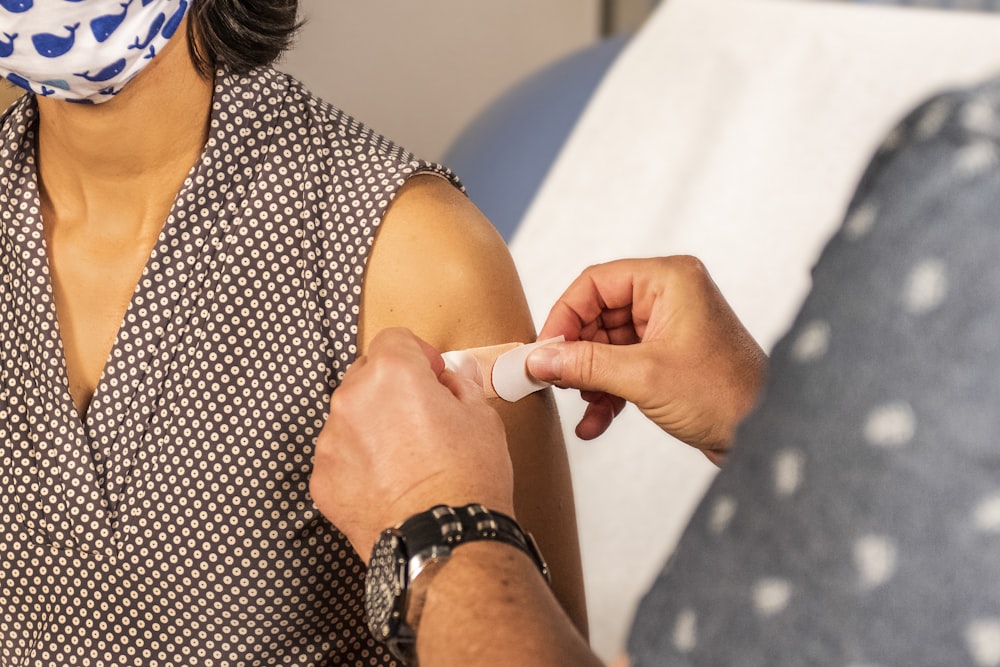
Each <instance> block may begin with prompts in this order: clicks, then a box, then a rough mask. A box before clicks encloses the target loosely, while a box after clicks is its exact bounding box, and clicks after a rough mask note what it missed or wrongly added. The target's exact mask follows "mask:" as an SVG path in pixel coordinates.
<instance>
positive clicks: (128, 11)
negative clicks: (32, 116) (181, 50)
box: [0, 0, 188, 104]
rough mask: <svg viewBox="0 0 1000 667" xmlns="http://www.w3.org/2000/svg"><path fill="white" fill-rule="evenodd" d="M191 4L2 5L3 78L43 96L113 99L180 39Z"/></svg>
mask: <svg viewBox="0 0 1000 667" xmlns="http://www.w3.org/2000/svg"><path fill="white" fill-rule="evenodd" d="M187 8H188V1H187V0H0V75H2V76H4V77H6V78H7V80H8V81H10V82H12V83H14V84H15V85H18V86H20V87H22V88H25V89H27V90H30V91H31V92H33V93H35V94H36V95H42V96H46V97H54V98H58V99H64V100H68V101H70V102H83V103H87V104H94V103H99V102H104V101H106V100H109V99H111V98H112V97H113V96H114V95H117V94H118V92H119V91H121V89H122V87H123V86H124V85H125V84H126V83H128V81H129V80H130V79H132V77H134V76H135V75H136V74H138V73H139V72H140V71H142V69H143V68H144V67H145V66H146V65H148V64H149V63H150V62H151V61H152V59H153V57H154V56H155V55H156V54H157V53H159V52H160V51H161V50H162V49H163V47H164V46H165V45H166V43H167V41H168V40H169V39H170V38H171V37H173V35H174V33H175V32H177V28H178V27H179V26H180V24H181V21H182V20H183V18H184V14H185V12H186V11H187Z"/></svg>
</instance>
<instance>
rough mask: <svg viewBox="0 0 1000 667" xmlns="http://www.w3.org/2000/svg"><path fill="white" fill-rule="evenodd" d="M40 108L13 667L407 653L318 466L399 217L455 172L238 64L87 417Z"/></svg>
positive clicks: (5, 183)
mask: <svg viewBox="0 0 1000 667" xmlns="http://www.w3.org/2000/svg"><path fill="white" fill-rule="evenodd" d="M37 121H38V112H37V108H36V104H35V100H34V98H33V96H30V95H29V96H26V97H25V98H24V99H22V100H20V101H19V102H18V103H17V104H16V105H15V106H14V107H13V108H12V109H11V110H10V111H9V112H8V113H7V115H6V116H5V117H4V118H3V121H2V125H0V132H2V134H0V165H2V167H0V210H2V211H3V216H2V230H0V289H2V292H0V331H2V332H3V333H2V335H3V336H4V342H3V344H2V345H0V665H3V666H4V667H14V666H15V665H16V666H21V665H34V666H37V667H52V666H54V665H60V666H61V665H192V666H194V665H198V666H205V665H248V666H250V665H277V664H282V665H284V664H294V665H309V666H318V665H390V664H393V661H392V660H391V659H390V657H389V656H388V654H387V652H386V651H384V650H383V649H382V647H381V646H380V645H378V644H377V643H376V642H375V641H374V640H373V639H372V638H371V637H370V636H369V634H368V631H367V628H366V626H365V622H364V618H363V605H362V601H363V591H364V567H363V564H362V562H361V560H360V559H359V558H358V557H357V555H356V554H355V553H354V552H353V550H352V548H351V547H350V546H349V544H348V542H347V540H346V539H345V538H344V536H343V535H342V534H341V533H340V532H339V531H337V529H336V528H335V527H333V526H332V525H330V524H329V523H328V522H327V521H326V520H325V519H324V518H323V517H322V516H321V515H320V514H319V513H318V511H317V510H316V509H315V507H314V506H313V504H312V501H311V499H310V497H309V495H308V480H309V475H310V472H311V462H312V455H313V440H314V438H315V436H316V435H317V433H318V432H319V431H320V429H321V428H322V426H323V424H324V422H325V419H326V416H327V408H328V404H329V400H330V395H331V392H332V391H333V389H334V387H336V385H337V383H338V382H339V380H340V378H341V377H342V375H343V373H344V372H345V370H346V368H347V366H348V365H349V364H350V363H351V362H352V361H353V359H354V358H355V355H356V354H357V345H358V338H357V337H358V321H359V312H360V299H361V291H362V284H363V280H364V271H365V264H366V259H367V256H368V253H369V250H370V248H371V246H372V242H373V238H374V235H375V232H376V230H377V228H378V225H379V223H380V221H381V219H382V216H383V214H384V213H385V211H386V208H387V207H388V205H389V203H390V202H391V200H392V198H393V196H394V195H395V193H396V192H397V191H398V189H399V188H400V187H401V186H402V184H403V183H404V182H405V181H406V179H407V178H408V177H410V176H411V175H412V174H415V173H417V172H421V171H433V172H437V173H440V174H442V175H443V176H445V177H446V178H450V179H452V180H454V178H453V176H451V174H450V173H449V172H447V171H445V170H444V169H443V168H441V167H438V166H436V165H432V164H429V163H426V162H422V161H419V160H417V159H415V158H414V157H413V156H411V155H410V154H408V153H407V152H405V151H403V150H402V149H401V148H399V147H398V146H396V145H394V144H392V143H391V142H389V141H387V140H386V139H384V138H382V137H380V136H379V135H377V134H375V133H374V132H372V131H371V130H369V129H367V128H366V127H364V126H363V125H361V124H359V123H358V122H356V121H354V120H353V119H351V118H349V117H348V116H346V115H344V114H343V113H342V112H340V111H338V110H336V109H333V108H331V107H329V106H326V105H325V104H323V103H321V102H320V101H318V100H317V99H315V98H313V97H311V96H310V95H309V94H308V93H307V92H306V91H305V90H304V89H303V88H302V87H301V85H300V84H298V83H297V82H296V81H294V80H293V79H291V78H289V77H287V76H285V75H282V74H279V73H277V72H275V71H273V70H270V69H262V70H258V71H256V72H253V73H251V74H250V75H247V76H237V75H234V74H231V73H228V72H226V71H224V70H223V71H221V72H220V73H219V74H218V76H217V80H216V86H215V93H214V100H213V109H212V115H211V127H210V133H209V138H208V142H207V144H206V145H205V148H204V151H203V154H202V156H201V158H200V160H199V162H198V163H197V164H196V165H194V167H193V168H192V169H191V171H190V173H189V175H188V177H187V180H186V181H185V182H184V184H183V187H182V188H181V190H180V192H179V193H178V195H177V199H176V201H175V203H174V205H173V209H172V211H171V212H170V215H169V218H168V219H167V220H166V222H165V224H164V227H163V230H162V232H161V234H160V237H159V240H158V242H157V244H156V246H155V248H154V250H153V252H152V254H151V256H150V257H149V260H148V263H147V265H146V267H145V270H144V271H143V273H142V276H141V278H140V280H139V283H138V285H137V287H136V289H135V292H134V295H133V297H132V301H131V303H130V305H129V306H128V310H127V312H126V315H125V318H124V321H123V323H122V325H121V329H120V331H119V333H118V337H117V340H116V341H115V343H114V346H113V348H112V351H111V354H110V357H109V359H108V361H107V365H106V367H105V369H104V374H103V376H102V378H101V381H100V384H99V386H98V388H97V392H96V394H95V395H94V398H93V400H92V402H91V405H90V407H89V410H88V411H87V414H86V419H85V420H81V419H80V418H79V416H78V414H77V412H76V410H75V408H74V405H73V402H72V399H71V396H70V393H69V390H68V386H67V381H66V373H65V362H64V357H63V354H62V347H61V342H60V335H59V331H58V326H57V319H56V314H55V311H54V308H53V297H52V286H51V281H50V275H49V272H48V263H47V257H46V249H45V242H44V237H43V233H42V220H41V217H40V213H39V199H38V183H37V163H36V158H35V148H34V147H35V138H36V127H37ZM456 185H457V183H456Z"/></svg>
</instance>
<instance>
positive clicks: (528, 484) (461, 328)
mask: <svg viewBox="0 0 1000 667" xmlns="http://www.w3.org/2000/svg"><path fill="white" fill-rule="evenodd" d="M368 261H369V264H368V272H367V274H366V279H365V286H364V292H363V295H362V298H363V308H362V320H361V325H362V335H361V341H362V342H361V345H362V352H364V351H365V350H367V349H368V347H369V346H370V345H371V342H372V340H373V338H374V336H375V335H376V334H377V333H378V332H379V331H381V330H383V329H386V328H391V327H400V326H404V327H407V328H409V329H411V330H413V331H415V332H417V334H418V335H419V336H420V337H421V338H423V339H424V340H426V341H428V342H429V343H430V344H431V345H432V346H433V347H435V348H436V349H440V350H454V349H464V348H469V347H479V346H483V345H494V344H498V343H506V342H511V341H519V342H530V341H532V340H534V339H535V331H534V325H533V324H532V321H531V315H530V313H529V310H528V306H527V302H526V301H525V298H524V294H523V291H522V289H521V284H520V281H519V279H518V277H517V272H516V270H515V268H514V264H513V261H512V260H511V258H510V254H509V253H508V252H507V250H506V247H505V245H504V243H503V240H502V239H501V238H500V236H499V235H498V234H497V233H496V231H495V230H494V228H493V226H492V225H491V224H490V223H489V221H488V220H487V219H486V218H485V216H483V214H482V213H481V212H480V211H479V210H478V209H477V208H476V207H475V205H473V204H472V202H471V201H470V200H469V199H468V198H467V197H466V196H465V195H463V194H462V193H461V192H459V191H458V190H456V189H455V188H454V187H453V186H452V185H451V184H450V183H448V182H446V181H445V180H444V179H442V178H439V177H437V176H430V175H425V176H420V175H418V176H416V177H414V178H412V179H411V180H410V181H409V182H408V183H407V184H406V185H405V186H404V187H403V189H402V191H401V192H400V193H399V194H398V196H397V198H396V200H395V201H394V202H393V204H392V206H391V208H390V209H389V212H388V213H387V214H386V216H385V220H384V221H383V223H382V227H381V229H380V230H379V232H378V236H377V238H376V241H375V247H374V249H373V252H372V255H371V257H370V258H369V260H368ZM414 276H420V277H421V279H420V280H419V281H418V280H414V279H413V277H414ZM337 393H339V390H338V392H337ZM490 405H491V408H492V409H493V410H494V411H495V412H496V413H498V414H499V415H500V418H501V419H502V421H503V424H504V427H505V433H506V439H507V442H508V444H509V447H510V457H511V459H512V460H513V469H514V507H513V509H514V510H516V514H517V516H518V517H519V518H520V520H521V522H522V523H523V525H524V526H525V528H526V529H527V530H529V531H530V532H531V533H532V534H534V536H535V538H536V540H537V541H538V544H539V547H540V548H541V550H542V553H543V554H544V555H545V558H546V560H547V561H548V563H549V566H550V568H551V569H552V581H553V590H554V591H555V593H556V596H557V598H558V599H559V601H560V602H561V603H562V604H563V606H564V607H565V608H566V610H567V612H568V613H569V615H570V617H571V618H573V620H574V622H575V623H576V625H577V627H578V628H580V629H581V631H583V632H586V628H587V621H586V601H585V599H584V594H583V574H582V568H581V565H580V555H579V546H578V538H577V530H576V512H575V508H574V504H573V490H572V480H571V478H570V471H569V464H568V462H567V457H566V448H565V444H564V443H563V439H562V431H561V428H560V426H559V422H558V416H557V413H556V409H555V402H554V400H553V397H552V395H551V393H550V392H542V393H538V394H533V395H531V396H529V397H527V398H525V399H523V400H521V401H518V402H517V403H506V402H504V401H502V400H501V399H498V398H497V399H492V400H491V401H490ZM380 420H381V421H386V419H385V417H384V415H383V416H382V417H380ZM330 428H335V427H334V426H332V425H331V426H330ZM320 437H321V438H323V437H325V436H323V435H321V436H320ZM469 442H470V443H471V442H476V440H474V439H472V440H469ZM314 487H315V482H314ZM421 509H426V508H421ZM418 511H419V510H418ZM405 516H408V515H404V516H403V518H405ZM385 525H386V526H388V525H389V524H385ZM368 548H369V549H370V546H369V547H368ZM365 555H366V556H367V554H365Z"/></svg>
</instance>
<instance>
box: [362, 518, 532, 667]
mask: <svg viewBox="0 0 1000 667" xmlns="http://www.w3.org/2000/svg"><path fill="white" fill-rule="evenodd" d="M476 540H496V541H498V542H505V543H507V544H510V545H511V546H514V547H517V548H518V549H521V550H522V551H524V552H525V553H527V554H528V555H529V556H530V557H531V558H532V560H533V561H534V562H535V565H537V566H538V569H539V571H541V573H542V576H543V577H545V580H546V581H547V582H549V581H550V577H549V568H548V566H547V565H546V564H545V560H544V559H543V558H542V554H541V553H540V552H539V550H538V545H537V544H535V540H534V538H532V536H531V534H530V533H526V532H525V531H523V530H522V529H521V527H520V526H519V525H518V524H517V522H516V521H514V519H512V518H511V517H509V516H507V515H506V514H502V513H500V512H496V511H493V510H489V509H486V507H484V506H482V505H478V504H472V505H466V506H465V507H448V506H447V505H437V506H435V507H432V508H430V509H429V510H427V511H426V512H421V513H420V514H415V515H413V516H412V517H410V518H409V519H407V520H406V521H404V522H403V523H401V524H399V525H398V526H396V527H394V528H388V529H386V530H384V531H383V532H382V534H381V535H380V536H379V538H378V541H376V542H375V546H374V547H373V548H372V557H371V561H370V562H369V564H368V574H367V581H366V583H365V613H366V615H367V618H368V629H369V630H371V633H372V635H373V636H374V637H375V638H376V639H378V640H379V641H382V642H384V643H385V644H386V646H387V647H388V648H389V651H390V652H391V653H392V654H393V655H394V656H396V658H398V659H399V660H401V661H402V662H403V663H404V664H407V665H415V664H416V649H417V625H418V624H419V622H420V615H421V613H422V611H423V603H424V599H425V597H426V593H427V588H428V585H429V583H430V580H431V579H432V578H433V576H434V574H436V572H437V571H438V569H440V568H441V566H443V565H444V564H445V563H446V562H447V561H448V558H449V557H450V556H451V551H452V549H454V548H455V547H457V546H460V545H462V544H464V543H466V542H472V541H476Z"/></svg>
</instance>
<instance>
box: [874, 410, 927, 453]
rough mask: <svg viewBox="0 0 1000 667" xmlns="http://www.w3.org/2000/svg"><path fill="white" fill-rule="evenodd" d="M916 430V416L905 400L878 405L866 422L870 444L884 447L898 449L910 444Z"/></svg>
mask: <svg viewBox="0 0 1000 667" xmlns="http://www.w3.org/2000/svg"><path fill="white" fill-rule="evenodd" d="M915 431H916V416H915V415H914V414H913V408H911V407H910V405H909V404H908V403H906V402H905V401H894V402H891V403H886V404H883V405H880V406H877V407H876V408H875V409H873V410H872V411H871V412H870V413H869V414H868V416H867V419H866V421H865V423H864V436H865V439H866V440H867V442H868V444H870V445H872V446H874V447H879V448H883V449H896V448H899V447H902V446H904V445H907V444H909V443H910V441H911V440H912V439H913V436H914V433H915Z"/></svg>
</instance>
